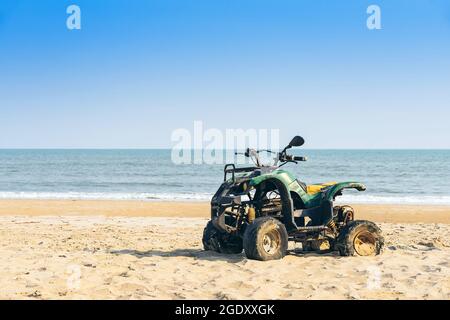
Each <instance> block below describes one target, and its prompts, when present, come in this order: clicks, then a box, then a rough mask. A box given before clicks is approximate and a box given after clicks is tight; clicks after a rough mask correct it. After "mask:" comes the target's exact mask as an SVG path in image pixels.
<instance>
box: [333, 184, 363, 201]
mask: <svg viewBox="0 0 450 320" xmlns="http://www.w3.org/2000/svg"><path fill="white" fill-rule="evenodd" d="M344 189H356V190H358V191H365V190H366V186H365V185H363V184H362V183H360V182H340V183H337V184H335V185H333V186H331V187H329V188H327V190H326V193H325V199H327V200H330V201H334V198H335V197H337V196H340V195H341V194H342V190H344Z"/></svg>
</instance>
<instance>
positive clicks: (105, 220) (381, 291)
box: [0, 200, 450, 299]
mask: <svg viewBox="0 0 450 320" xmlns="http://www.w3.org/2000/svg"><path fill="white" fill-rule="evenodd" d="M355 207H357V209H359V212H358V213H357V214H358V215H357V217H359V218H371V219H373V220H375V221H377V222H379V223H380V226H381V228H382V229H383V232H384V235H385V238H386V249H385V251H384V253H383V254H382V255H380V256H376V257H339V256H338V255H336V254H327V255H318V254H298V253H297V254H296V253H295V252H294V251H291V254H290V255H288V256H287V257H285V258H284V259H283V260H279V261H269V262H260V261H252V260H248V259H246V258H245V256H244V255H243V254H239V255H222V254H218V253H213V252H205V251H203V250H202V247H201V234H202V229H203V227H204V225H205V223H206V221H207V215H208V205H207V204H205V203H169V202H165V203H156V202H128V201H124V202H121V201H116V202H114V201H22V200H20V201H19V200H17V201H12V200H11V201H0V256H1V259H0V270H1V274H0V298H1V299H30V298H37V299H118V298H120V299H360V298H361V299H375V298H381V299H450V240H449V238H448V236H449V235H450V225H449V224H448V223H449V216H450V215H449V212H450V207H425V206H424V207H414V206H355ZM158 216H160V217H158ZM177 216H183V218H177ZM291 249H294V248H293V247H291Z"/></svg>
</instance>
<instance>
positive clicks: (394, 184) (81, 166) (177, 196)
mask: <svg viewBox="0 0 450 320" xmlns="http://www.w3.org/2000/svg"><path fill="white" fill-rule="evenodd" d="M293 153H294V154H296V155H304V156H307V157H308V161H307V162H301V163H299V164H297V165H295V164H288V165H286V166H285V168H286V169H289V170H291V171H292V172H293V173H295V174H296V176H297V177H298V178H299V179H300V180H302V181H304V182H306V183H308V184H309V183H318V182H327V181H359V182H362V183H364V184H365V185H366V186H367V191H365V192H357V191H353V190H349V191H347V192H344V195H343V196H342V197H340V198H341V201H343V202H351V203H383V204H385V203H392V204H444V205H450V150H305V149H301V148H298V149H296V150H295V152H293ZM222 180H223V165H218V164H214V165H206V164H203V165H197V164H189V165H187V164H181V165H177V164H174V163H173V162H172V160H171V150H159V149H158V150H156V149H152V150H72V149H70V150H66V149H64V150H41V149H39V150H24V149H20V150H19V149H17V150H7V149H2V150H0V199H122V200H194V201H195V200H210V198H211V196H212V195H213V193H214V192H215V191H216V189H217V188H218V187H219V185H220V184H221V182H222Z"/></svg>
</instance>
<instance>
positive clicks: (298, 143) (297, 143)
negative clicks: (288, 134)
mask: <svg viewBox="0 0 450 320" xmlns="http://www.w3.org/2000/svg"><path fill="white" fill-rule="evenodd" d="M304 143H305V140H304V139H303V138H302V137H300V136H295V137H294V138H293V139H292V140H291V142H289V148H292V147H300V146H302V145H303V144H304Z"/></svg>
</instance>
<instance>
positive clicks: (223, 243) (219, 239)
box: [202, 221, 242, 254]
mask: <svg viewBox="0 0 450 320" xmlns="http://www.w3.org/2000/svg"><path fill="white" fill-rule="evenodd" d="M202 242H203V248H204V249H205V250H207V251H208V250H211V251H216V252H220V253H226V254H237V253H241V252H242V239H241V238H239V237H236V236H233V235H230V234H227V233H224V232H221V231H220V230H218V229H217V228H216V227H214V225H213V223H212V221H209V222H208V223H207V224H206V227H205V229H204V230H203V239H202Z"/></svg>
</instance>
